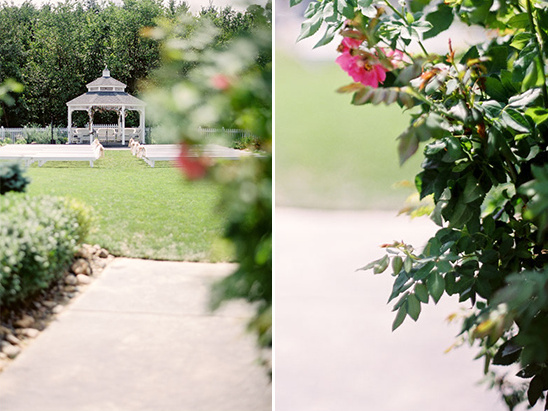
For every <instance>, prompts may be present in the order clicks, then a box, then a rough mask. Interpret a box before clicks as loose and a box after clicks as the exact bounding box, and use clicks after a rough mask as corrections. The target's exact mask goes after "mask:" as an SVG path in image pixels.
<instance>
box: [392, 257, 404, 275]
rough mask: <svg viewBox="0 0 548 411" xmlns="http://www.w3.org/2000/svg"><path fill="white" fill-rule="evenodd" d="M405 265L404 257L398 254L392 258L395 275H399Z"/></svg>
mask: <svg viewBox="0 0 548 411" xmlns="http://www.w3.org/2000/svg"><path fill="white" fill-rule="evenodd" d="M402 267H403V259H402V258H401V257H400V256H399V255H397V256H395V257H394V258H393V259H392V270H393V272H394V275H398V274H399V273H400V271H401V269H402Z"/></svg>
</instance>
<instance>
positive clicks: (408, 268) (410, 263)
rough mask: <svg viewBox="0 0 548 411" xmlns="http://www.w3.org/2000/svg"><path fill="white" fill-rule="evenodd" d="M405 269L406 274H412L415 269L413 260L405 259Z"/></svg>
mask: <svg viewBox="0 0 548 411" xmlns="http://www.w3.org/2000/svg"><path fill="white" fill-rule="evenodd" d="M403 269H404V270H405V272H406V273H410V272H411V270H412V269H413V259H412V258H411V257H409V256H407V257H405V261H404V262H403Z"/></svg>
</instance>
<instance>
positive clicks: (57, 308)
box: [52, 304, 65, 314]
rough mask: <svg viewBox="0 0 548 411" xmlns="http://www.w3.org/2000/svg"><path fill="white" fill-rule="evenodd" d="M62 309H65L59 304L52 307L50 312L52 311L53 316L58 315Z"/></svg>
mask: <svg viewBox="0 0 548 411" xmlns="http://www.w3.org/2000/svg"><path fill="white" fill-rule="evenodd" d="M64 308H65V307H63V306H62V305H61V304H58V305H56V306H55V307H53V310H52V311H53V312H54V313H55V314H59V313H60V312H61V311H63V309H64Z"/></svg>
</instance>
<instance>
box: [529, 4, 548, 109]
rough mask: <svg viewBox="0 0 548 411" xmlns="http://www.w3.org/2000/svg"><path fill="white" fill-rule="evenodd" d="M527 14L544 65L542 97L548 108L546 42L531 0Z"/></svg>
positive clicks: (542, 70)
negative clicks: (535, 16) (536, 19)
mask: <svg viewBox="0 0 548 411" xmlns="http://www.w3.org/2000/svg"><path fill="white" fill-rule="evenodd" d="M527 15H528V16H529V23H530V24H531V28H532V31H533V32H534V33H535V38H536V40H537V51H538V58H539V62H540V65H541V67H542V69H541V70H540V76H541V79H542V99H543V102H544V107H547V108H548V90H547V88H546V74H545V73H544V67H546V62H545V61H544V51H545V50H544V42H543V41H542V36H541V34H540V31H539V28H538V25H537V24H535V19H534V17H533V6H532V5H531V0H527Z"/></svg>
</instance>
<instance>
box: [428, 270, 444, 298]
mask: <svg viewBox="0 0 548 411" xmlns="http://www.w3.org/2000/svg"><path fill="white" fill-rule="evenodd" d="M426 285H427V287H428V292H429V293H430V295H431V296H432V298H433V300H434V302H435V303H436V304H437V303H438V301H439V300H440V298H441V296H442V295H443V291H444V290H445V281H444V279H443V277H442V276H441V275H440V274H438V273H436V272H434V273H432V274H431V275H430V277H428V279H427V280H426Z"/></svg>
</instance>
